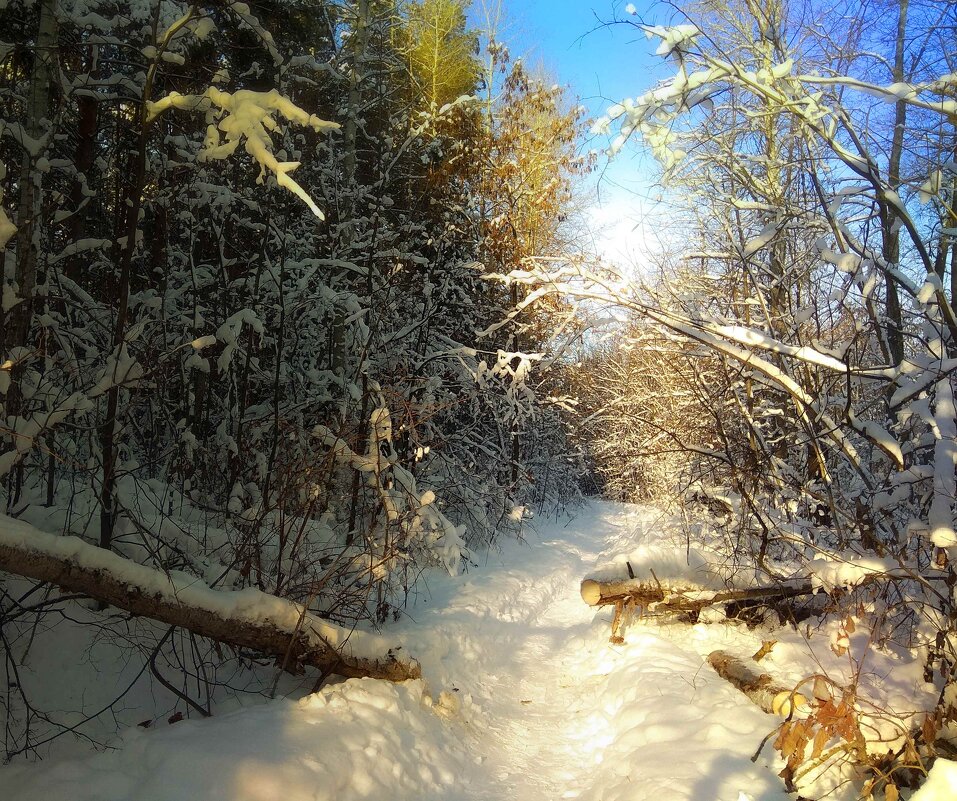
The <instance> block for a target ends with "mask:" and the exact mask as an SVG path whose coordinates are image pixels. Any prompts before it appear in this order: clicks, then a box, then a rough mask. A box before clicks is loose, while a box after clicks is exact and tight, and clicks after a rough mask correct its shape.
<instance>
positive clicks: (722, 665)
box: [708, 651, 807, 717]
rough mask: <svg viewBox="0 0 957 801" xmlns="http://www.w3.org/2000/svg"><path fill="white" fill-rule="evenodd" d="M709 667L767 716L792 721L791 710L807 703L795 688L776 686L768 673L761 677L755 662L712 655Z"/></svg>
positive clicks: (714, 652)
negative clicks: (770, 715) (779, 716)
mask: <svg viewBox="0 0 957 801" xmlns="http://www.w3.org/2000/svg"><path fill="white" fill-rule="evenodd" d="M708 664H709V665H711V667H713V668H714V670H715V672H716V673H717V674H718V675H719V676H721V678H723V679H727V680H728V681H730V682H731V683H732V684H733V685H734V686H735V687H737V688H738V689H739V690H740V691H741V692H743V693H744V694H745V695H746V696H748V698H750V699H751V700H752V701H754V703H756V704H757V705H758V706H759V707H761V709H763V710H764V711H765V712H768V713H770V714H772V715H781V716H782V717H790V716H791V713H792V710H794V709H795V708H796V707H800V706H803V705H805V704H806V703H807V698H805V697H804V696H803V695H801V694H800V693H796V692H795V691H794V688H792V687H785V686H784V685H783V684H781V683H779V682H775V680H774V678H773V677H772V676H771V675H770V674H769V673H762V672H761V671H760V669H759V668H758V665H757V663H756V662H754V661H753V660H744V659H739V658H738V657H736V656H732V655H731V654H729V653H728V652H727V651H712V652H711V653H710V654H709V655H708Z"/></svg>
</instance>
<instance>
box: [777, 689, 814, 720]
mask: <svg viewBox="0 0 957 801" xmlns="http://www.w3.org/2000/svg"><path fill="white" fill-rule="evenodd" d="M807 705H808V702H807V698H805V697H804V696H803V695H801V693H796V692H792V691H791V690H783V691H782V692H779V693H778V694H777V695H775V696H774V698H773V699H772V700H771V711H772V712H773V713H774V714H775V715H780V716H781V717H782V718H788V717H791V714H792V713H793V712H795V711H797V710H799V709H803V708H804V707H806V706H807Z"/></svg>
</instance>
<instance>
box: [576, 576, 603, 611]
mask: <svg viewBox="0 0 957 801" xmlns="http://www.w3.org/2000/svg"><path fill="white" fill-rule="evenodd" d="M581 593H582V600H583V601H584V602H585V603H586V604H588V605H589V606H597V605H598V602H599V601H600V600H601V584H599V583H598V582H597V581H595V580H594V579H585V580H584V581H583V582H582V586H581Z"/></svg>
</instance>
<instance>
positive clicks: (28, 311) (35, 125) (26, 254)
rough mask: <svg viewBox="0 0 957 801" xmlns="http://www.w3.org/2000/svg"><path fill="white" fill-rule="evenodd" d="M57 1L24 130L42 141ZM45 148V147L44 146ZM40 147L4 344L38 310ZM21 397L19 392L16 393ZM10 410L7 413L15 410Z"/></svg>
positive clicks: (20, 340) (49, 12) (24, 330)
mask: <svg viewBox="0 0 957 801" xmlns="http://www.w3.org/2000/svg"><path fill="white" fill-rule="evenodd" d="M56 6H57V0H42V3H41V5H40V21H39V24H38V27H37V43H36V50H35V52H34V55H33V72H32V74H31V75H30V88H29V94H28V95H27V104H26V108H25V109H24V111H25V119H24V128H25V133H26V134H27V136H28V137H30V139H32V140H34V141H38V140H42V139H43V137H44V135H45V134H47V133H48V131H47V130H46V129H45V128H44V125H43V120H44V119H45V118H46V117H47V115H48V114H49V112H50V94H51V88H52V86H53V76H54V70H55V67H56V58H57V53H56V50H57V40H58V33H59V32H58V28H57V20H56ZM41 151H42V148H41ZM40 155H41V153H40V152H33V153H31V152H28V151H24V154H23V163H22V165H21V172H20V199H19V205H18V208H17V264H16V283H17V294H18V295H19V297H20V298H22V300H21V302H20V303H18V304H17V305H16V306H14V307H13V308H12V309H10V311H9V312H7V315H6V319H5V321H4V323H5V326H4V327H5V331H4V332H3V333H4V337H3V343H2V344H3V349H4V351H5V352H7V353H9V351H10V349H11V348H16V347H21V346H24V345H26V344H27V338H28V336H29V332H30V320H31V317H32V312H33V295H34V292H35V290H36V283H37V245H38V240H39V231H38V227H39V223H40V220H39V217H40V194H41V192H40V181H41V179H42V176H43V173H42V172H41V171H40V170H38V169H36V161H37V159H38V158H39V156H40ZM14 397H17V396H14ZM15 411H16V409H10V408H9V406H8V409H7V413H8V414H10V413H11V412H15Z"/></svg>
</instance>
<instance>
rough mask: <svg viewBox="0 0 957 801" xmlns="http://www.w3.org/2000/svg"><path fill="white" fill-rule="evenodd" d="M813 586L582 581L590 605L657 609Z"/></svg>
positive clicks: (792, 592)
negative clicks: (707, 586) (705, 586)
mask: <svg viewBox="0 0 957 801" xmlns="http://www.w3.org/2000/svg"><path fill="white" fill-rule="evenodd" d="M813 592H814V587H813V586H812V585H811V582H810V581H806V582H802V583H800V584H783V585H780V586H776V587H752V588H751V589H747V590H701V589H695V588H690V587H681V586H674V587H670V586H667V585H664V584H659V583H654V584H653V583H651V582H648V581H641V580H638V579H624V580H621V581H596V580H595V579H585V580H584V581H583V582H582V583H581V596H582V600H583V601H584V602H585V603H586V604H588V605H589V606H607V605H610V604H618V603H628V602H630V603H633V604H636V605H638V606H642V607H645V608H649V607H651V605H652V604H654V607H653V609H651V610H650V611H655V612H696V611H701V610H702V609H704V608H705V607H707V606H712V605H714V604H720V603H728V602H731V601H759V600H762V599H765V598H767V599H768V600H771V599H780V598H795V597H798V596H801V595H810V594H811V593H813Z"/></svg>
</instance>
